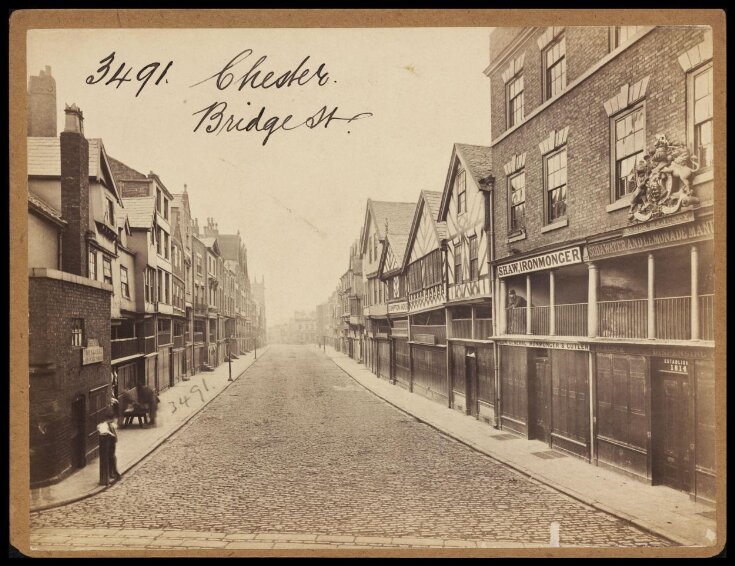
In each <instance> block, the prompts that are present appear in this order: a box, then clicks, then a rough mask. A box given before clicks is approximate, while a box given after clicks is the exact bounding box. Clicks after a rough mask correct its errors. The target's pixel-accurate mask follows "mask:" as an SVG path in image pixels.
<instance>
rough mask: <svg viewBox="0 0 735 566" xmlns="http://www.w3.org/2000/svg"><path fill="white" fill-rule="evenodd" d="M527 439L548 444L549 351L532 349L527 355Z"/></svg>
mask: <svg viewBox="0 0 735 566" xmlns="http://www.w3.org/2000/svg"><path fill="white" fill-rule="evenodd" d="M528 356H529V360H528V438H532V439H536V440H542V441H543V442H547V443H548V442H549V440H550V432H551V431H550V428H551V427H550V425H551V423H550V420H551V419H550V406H551V359H550V357H549V351H548V350H546V349H544V350H542V349H539V348H533V349H530V350H529V353H528Z"/></svg>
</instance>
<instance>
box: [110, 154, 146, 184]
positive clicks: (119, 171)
mask: <svg viewBox="0 0 735 566" xmlns="http://www.w3.org/2000/svg"><path fill="white" fill-rule="evenodd" d="M108 158H109V160H110V167H111V168H112V174H113V175H114V176H115V178H116V179H117V180H126V181H146V180H148V177H146V176H145V175H143V173H141V172H140V171H136V170H135V169H133V168H132V167H130V166H129V165H125V163H123V162H122V161H118V160H117V159H115V158H114V157H112V156H109V155H108Z"/></svg>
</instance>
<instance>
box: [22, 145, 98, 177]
mask: <svg viewBox="0 0 735 566" xmlns="http://www.w3.org/2000/svg"><path fill="white" fill-rule="evenodd" d="M27 140H28V175H29V176H34V177H61V140H60V139H59V138H47V137H29V138H27ZM87 141H88V142H89V176H90V177H94V178H95V179H101V178H102V164H101V160H100V157H101V150H102V140H101V139H99V138H94V139H89V140H87Z"/></svg>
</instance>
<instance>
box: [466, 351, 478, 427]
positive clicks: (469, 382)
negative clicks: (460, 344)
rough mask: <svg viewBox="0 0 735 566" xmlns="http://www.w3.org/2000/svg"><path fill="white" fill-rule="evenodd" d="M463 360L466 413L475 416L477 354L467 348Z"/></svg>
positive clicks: (476, 410) (476, 411)
mask: <svg viewBox="0 0 735 566" xmlns="http://www.w3.org/2000/svg"><path fill="white" fill-rule="evenodd" d="M464 360H465V366H464V367H465V370H464V375H465V395H466V397H467V400H466V403H467V414H468V415H472V416H473V417H477V413H478V409H477V354H476V352H475V349H474V348H467V353H466V354H465V358H464Z"/></svg>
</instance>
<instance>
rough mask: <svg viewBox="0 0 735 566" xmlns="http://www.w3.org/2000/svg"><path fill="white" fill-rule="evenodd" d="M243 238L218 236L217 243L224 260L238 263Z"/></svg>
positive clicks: (232, 235) (234, 235)
mask: <svg viewBox="0 0 735 566" xmlns="http://www.w3.org/2000/svg"><path fill="white" fill-rule="evenodd" d="M240 241H241V238H240V236H238V235H237V234H218V235H217V243H218V244H219V251H220V254H221V255H222V257H223V258H225V259H231V260H233V261H237V259H238V257H239V255H240Z"/></svg>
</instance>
